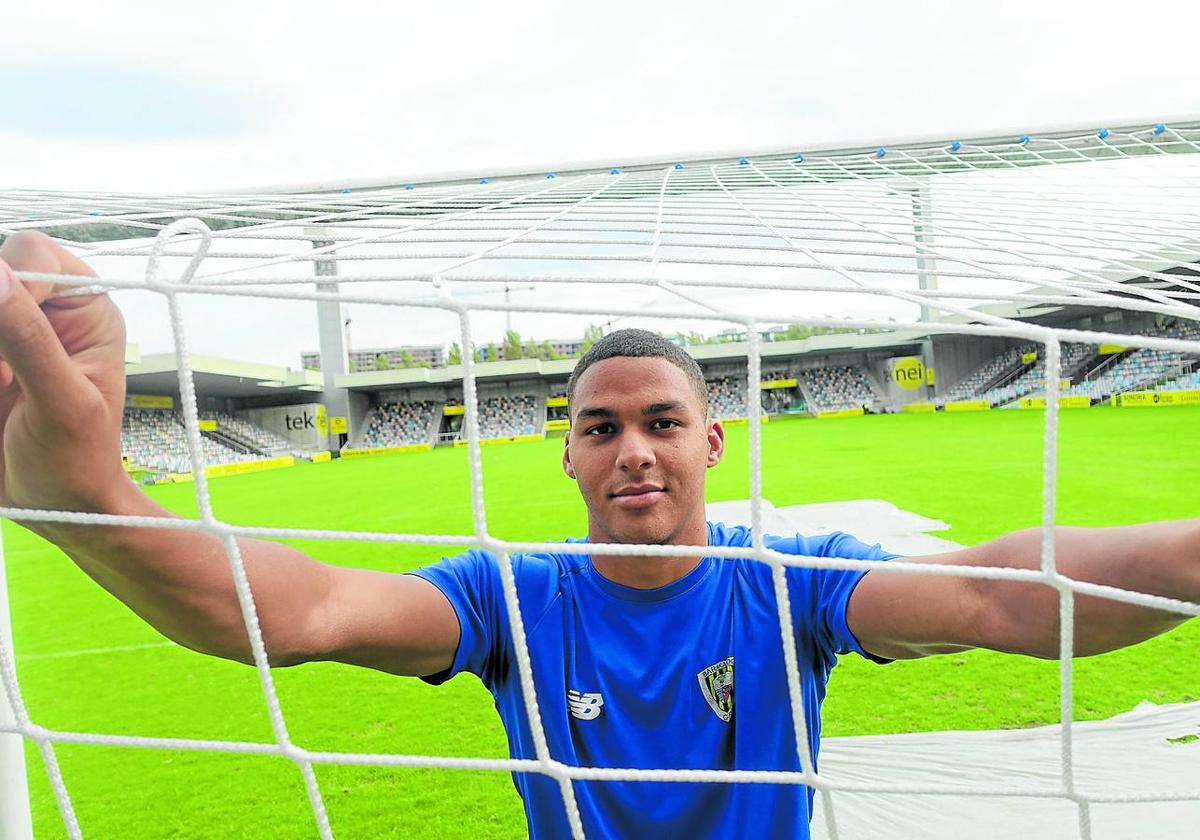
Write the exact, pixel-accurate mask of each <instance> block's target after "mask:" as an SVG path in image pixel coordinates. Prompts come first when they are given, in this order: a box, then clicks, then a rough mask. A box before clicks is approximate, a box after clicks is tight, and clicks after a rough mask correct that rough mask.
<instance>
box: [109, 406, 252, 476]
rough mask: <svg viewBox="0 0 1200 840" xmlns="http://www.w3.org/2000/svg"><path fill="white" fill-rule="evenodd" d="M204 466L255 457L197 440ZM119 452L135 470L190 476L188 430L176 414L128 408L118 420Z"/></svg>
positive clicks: (214, 442) (206, 440)
mask: <svg viewBox="0 0 1200 840" xmlns="http://www.w3.org/2000/svg"><path fill="white" fill-rule="evenodd" d="M200 446H201V454H202V456H203V458H204V462H205V464H208V465H212V464H232V463H235V462H237V461H253V460H256V459H257V458H258V456H257V455H247V454H244V453H241V452H236V451H234V450H232V449H230V448H229V447H227V446H222V445H221V444H220V443H218V442H217V441H214V440H210V439H208V438H206V437H203V436H202V437H201V438H200ZM121 452H122V453H123V454H125V455H127V456H128V457H129V461H130V463H131V464H133V465H134V466H138V467H145V468H148V469H151V470H155V471H157V472H190V471H191V469H192V464H191V458H190V456H189V455H188V444H187V430H186V429H184V426H183V418H182V417H180V416H179V413H178V412H176V411H162V410H156V409H146V408H127V409H125V414H124V416H123V417H122V418H121Z"/></svg>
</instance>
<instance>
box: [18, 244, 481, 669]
mask: <svg viewBox="0 0 1200 840" xmlns="http://www.w3.org/2000/svg"><path fill="white" fill-rule="evenodd" d="M10 266H11V269H10ZM13 269H15V270H18V271H29V272H36V273H45V274H74V275H82V276H90V275H91V274H92V272H91V271H90V270H89V269H88V267H87V266H86V265H85V264H84V263H82V262H81V261H80V260H78V259H77V258H76V257H74V256H73V255H71V254H70V253H68V252H67V251H65V250H64V249H62V248H60V247H58V246H57V245H56V244H54V243H53V242H52V241H51V240H50V239H48V238H47V237H45V236H42V235H40V234H17V235H15V236H10V237H9V238H8V239H7V240H6V241H5V242H4V244H3V246H0V357H3V360H2V361H0V435H2V439H3V449H2V453H0V503H2V504H4V505H5V506H9V507H21V508H39V509H48V510H72V511H89V512H96V513H107V514H119V515H133V516H153V517H169V516H171V514H170V513H169V512H167V511H166V510H164V509H163V508H161V507H159V506H158V505H156V504H155V503H154V502H153V501H151V500H150V499H149V498H147V497H146V496H145V495H144V494H143V493H142V492H141V491H140V490H139V489H138V488H137V487H136V486H134V484H133V483H132V482H131V481H130V480H129V478H128V477H127V476H126V475H125V471H124V469H123V468H122V467H121V452H120V448H121V447H120V429H121V415H122V412H123V410H124V404H125V370H124V356H125V329H124V324H123V321H122V319H121V315H120V312H119V311H118V310H117V308H116V306H115V305H114V304H113V303H112V301H111V300H109V298H108V296H106V295H91V296H76V297H58V296H57V294H58V293H59V292H60V291H63V290H62V289H58V288H55V287H53V286H51V285H50V284H46V283H29V284H24V283H21V282H19V281H16V280H15V278H14V276H13V273H12V270H13ZM26 524H27V526H28V527H30V528H31V529H32V530H34V531H36V532H37V533H39V534H41V535H42V536H44V537H46V538H47V539H49V540H50V541H51V542H54V543H55V544H57V545H58V546H59V547H60V548H62V549H63V550H64V551H65V552H66V553H67V554H68V555H69V556H70V557H71V558H72V559H73V560H74V561H75V562H76V563H77V564H78V565H79V567H80V568H81V569H83V571H84V572H86V573H87V574H88V575H89V576H91V577H92V578H93V579H94V580H96V582H97V583H99V584H100V585H101V586H103V587H104V588H105V589H107V590H108V591H109V592H111V593H112V594H113V595H115V596H116V597H117V598H119V599H120V600H121V601H123V602H124V603H125V604H126V605H127V606H128V607H129V608H130V609H132V610H133V611H134V612H135V613H137V614H138V615H139V616H141V617H142V618H143V619H145V620H146V621H147V622H149V623H150V624H151V625H153V626H154V627H155V628H156V629H158V630H159V631H160V632H162V633H163V634H164V635H166V636H167V637H169V638H171V639H173V640H175V641H177V642H179V643H180V644H182V645H185V646H187V647H190V648H193V649H195V650H199V651H202V652H205V653H210V654H213V655H216V656H221V657H225V658H228V659H234V660H238V661H243V662H249V661H251V650H250V644H249V639H248V636H247V633H246V630H245V626H244V624H243V621H242V614H241V610H240V608H239V605H238V601H237V595H236V590H235V588H234V584H233V576H232V573H231V571H230V568H229V562H228V560H227V557H226V552H225V548H224V545H223V544H222V541H221V540H220V539H219V538H218V537H216V536H212V535H209V534H203V533H197V532H195V531H184V530H176V529H163V528H130V527H115V526H103V527H100V526H84V525H63V524H53V523H36V524H35V523H26ZM238 545H239V546H240V548H241V554H242V558H243V561H244V564H245V567H246V572H247V576H248V578H249V580H250V587H251V591H252V593H253V595H254V598H255V602H256V606H257V612H258V616H259V622H260V625H261V628H262V634H263V639H264V641H265V643H266V648H267V652H268V659H269V660H270V661H271V662H272V663H273V664H277V665H289V664H296V663H299V662H304V661H309V660H337V661H342V662H347V663H351V664H356V665H364V666H367V667H371V668H377V669H379V670H384V671H388V672H391V673H397V674H410V675H424V674H431V673H436V672H438V671H441V670H443V669H445V668H447V667H449V665H450V664H451V661H452V660H453V657H454V653H455V650H456V648H457V645H458V638H459V626H458V619H457V617H456V616H455V613H454V610H453V608H452V607H451V606H450V604H449V602H448V601H447V600H446V598H445V597H444V596H443V595H442V594H441V592H440V591H438V589H437V588H436V587H434V586H433V585H432V584H430V583H428V582H427V581H424V580H421V579H419V578H416V577H413V576H403V575H391V574H386V573H382V572H373V571H364V570H358V569H344V568H339V567H335V566H328V565H325V564H322V563H319V562H317V561H316V560H313V559H312V558H310V557H308V556H306V555H305V554H303V553H302V552H300V551H298V550H296V549H294V548H291V547H289V546H285V545H281V544H277V543H271V542H264V541H260V540H249V539H241V540H238Z"/></svg>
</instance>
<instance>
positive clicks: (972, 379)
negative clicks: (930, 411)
mask: <svg viewBox="0 0 1200 840" xmlns="http://www.w3.org/2000/svg"><path fill="white" fill-rule="evenodd" d="M1036 349H1037V348H1036V347H1035V346H1034V345H1032V344H1028V345H1024V346H1021V347H1010V348H1009V349H1008V350H1006V351H1004V352H1003V353H1001V354H1000V355H998V356H993V357H992V358H991V359H988V360H987V361H986V362H984V363H983V364H982V365H980V366H979V367H977V368H975V369H974V370H973V371H971V372H970V373H968V374H967V375H966V377H964V378H963V379H962V380H960V381H959V382H958V383H956V384H955V385H954V387H952V388H951V389H950V390H948V391H947V392H946V393H945V394H943V395H942V396H941V397H939V398H938V399H937V400H935V402H936V403H937V404H938V405H943V404H945V403H948V402H955V401H957V400H973V399H977V398H978V397H979V396H980V394H982V393H983V392H985V391H986V390H987V388H988V386H989V385H991V384H992V383H993V382H995V381H996V380H997V379H999V378H1000V377H1002V376H1003V375H1004V374H1006V373H1008V372H1009V371H1013V370H1016V369H1017V368H1018V367H1019V366H1020V364H1021V356H1022V355H1023V354H1025V353H1028V352H1031V351H1033V350H1036Z"/></svg>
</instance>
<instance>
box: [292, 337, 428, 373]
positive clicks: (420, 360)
mask: <svg viewBox="0 0 1200 840" xmlns="http://www.w3.org/2000/svg"><path fill="white" fill-rule="evenodd" d="M405 353H408V354H409V355H410V356H412V363H413V364H414V365H415V366H417V367H426V366H428V367H432V368H440V367H445V366H446V348H445V347H444V346H443V345H440V344H428V345H406V346H403V347H373V348H363V349H361V350H352V351H350V354H349V356H350V367H349V371H350V373H358V372H359V371H365V370H378V369H379V357H380V356H383V357H384V358H386V359H387V366H388V367H389V368H402V367H404V354H405ZM300 366H301V367H302V368H304V369H305V370H320V369H321V354H320V353H316V352H307V353H301V354H300Z"/></svg>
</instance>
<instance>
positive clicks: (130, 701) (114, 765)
mask: <svg viewBox="0 0 1200 840" xmlns="http://www.w3.org/2000/svg"><path fill="white" fill-rule="evenodd" d="M1198 426H1200V408H1190V407H1181V408H1171V409H1162V410H1155V409H1143V410H1137V409H1110V408H1107V407H1106V408H1096V409H1091V410H1087V411H1067V412H1064V414H1063V416H1062V434H1061V443H1060V449H1059V464H1060V472H1059V481H1058V507H1057V510H1058V520H1059V522H1061V523H1064V524H1071V525H1092V526H1100V525H1119V524H1126V523H1133V522H1142V521H1147V520H1154V519H1169V518H1183V517H1190V516H1195V515H1196V514H1197V504H1198V502H1197V498H1198V496H1197V493H1196V488H1197V487H1200V435H1197V434H1196V429H1197V427H1198ZM1042 430H1043V415H1042V412H1040V411H1003V412H1000V411H993V412H984V413H979V414H960V415H934V416H930V415H897V416H882V417H864V418H854V419H846V420H828V421H817V420H810V419H807V418H805V419H795V420H787V421H783V422H773V423H770V424H768V425H766V426H764V427H763V471H764V472H763V487H764V496H765V497H766V498H767V499H769V500H770V501H772V502H773V503H775V504H776V505H792V504H805V503H810V502H821V501H838V500H849V499H871V498H874V499H886V500H888V501H890V502H893V503H895V504H896V505H898V506H900V507H901V508H904V509H907V510H912V511H915V512H917V513H920V514H924V515H926V516H930V517H933V518H937V519H942V520H944V521H946V522H948V523H950V524H951V526H952V528H951V530H950V531H948V532H945V533H944V535H945V536H947V537H948V538H949V539H953V540H956V541H958V542H961V543H965V544H973V543H977V542H980V541H982V540H986V539H988V538H991V537H994V536H997V535H999V534H1002V533H1004V532H1006V531H1009V530H1012V529H1015V528H1021V527H1027V526H1032V525H1037V524H1038V523H1039V519H1040V511H1041V488H1042V473H1041V469H1042V467H1041V465H1042ZM728 438H729V445H728V454H727V456H726V460H725V462H724V463H723V464H722V465H721V466H720V467H718V468H717V469H716V470H713V471H711V472H710V473H709V487H708V498H709V499H710V500H713V501H720V500H730V499H744V498H747V496H748V495H749V490H748V486H749V480H748V468H747V464H748V434H747V429H746V427H744V426H742V427H732V428H731V429H730V430H729V434H728ZM561 446H562V443H561V441H557V440H548V441H544V442H536V443H525V444H517V445H512V446H497V447H488V448H486V449H485V451H484V476H485V486H486V501H487V514H488V524H489V529H490V530H491V531H492V533H494V534H496V535H497V536H500V537H504V538H511V539H528V540H537V541H541V540H548V539H559V538H562V537H566V536H578V535H582V534H583V532H584V514H583V507H582V504H581V502H580V500H579V497H578V493H577V492H576V490H575V487H574V486H573V482H571V481H570V480H569V479H567V478H566V477H565V476H564V475H563V474H562V471H561V469H560V468H559V465H558V455H559V449H560V448H561ZM210 486H211V490H212V498H213V504H214V508H215V511H216V513H217V515H218V516H219V517H221V518H223V519H225V520H227V521H230V522H233V523H237V524H244V525H263V526H278V527H306V528H333V529H361V530H368V531H393V532H424V533H447V534H469V533H471V531H472V528H471V509H470V503H469V479H468V473H467V456H466V452H465V451H464V450H461V449H439V450H435V451H432V452H425V453H415V454H404V455H394V456H384V457H378V458H364V459H359V460H347V461H334V462H332V463H327V464H314V465H308V464H305V465H302V466H298V467H296V468H294V469H288V470H279V471H276V472H268V473H258V474H253V475H246V476H240V477H230V478H222V479H216V480H214V481H212V482H211V484H210ZM150 492H151V495H153V496H154V497H155V498H156V499H157V500H159V501H160V502H162V503H163V504H165V505H166V506H168V507H170V508H172V509H174V510H176V511H177V512H179V513H181V514H184V515H194V514H195V504H194V500H193V496H192V493H193V488H192V487H191V486H190V485H165V486H160V487H156V488H152V489H151V491H150ZM3 533H4V547H5V560H6V563H7V574H8V583H9V591H10V597H11V602H12V618H13V632H14V637H15V645H16V652H17V656H18V660H17V667H18V671H19V675H20V679H21V686H22V689H23V692H24V696H25V698H26V701H27V704H28V707H29V710H30V713H31V716H32V718H33V719H34V721H35V722H36V723H39V724H41V725H42V726H45V727H48V728H51V729H57V730H65V731H73V732H97V733H108V734H120V735H142V736H155V737H184V738H211V739H223V740H248V741H261V742H270V741H271V740H272V736H271V730H270V726H269V723H268V720H267V715H266V711H265V707H264V704H263V700H262V696H261V693H260V690H259V686H258V681H257V677H256V674H255V672H254V671H253V669H251V668H248V667H246V666H243V665H238V664H234V663H229V662H223V661H219V660H216V659H212V658H208V657H204V656H200V655H198V654H195V653H191V652H189V651H187V650H184V649H181V648H179V647H175V646H172V645H169V644H164V643H163V639H162V638H161V637H160V636H158V635H157V634H156V633H155V632H154V631H153V630H151V629H150V628H149V627H147V626H146V625H145V624H143V623H142V622H141V621H139V620H138V619H137V618H135V617H134V616H133V615H132V614H131V613H129V612H128V611H127V610H126V609H125V608H124V607H123V606H121V605H120V604H119V603H117V602H116V601H114V600H113V599H112V598H110V597H109V596H108V595H107V594H105V593H104V592H103V591H101V590H100V589H99V588H98V587H97V586H95V585H94V584H93V583H91V582H90V581H89V580H88V579H87V578H85V577H84V575H83V574H82V573H81V572H79V571H78V570H77V569H76V568H75V567H74V566H73V565H72V564H71V562H70V561H69V560H68V559H67V558H66V557H65V556H64V555H62V554H61V553H60V552H58V551H57V550H56V549H54V548H53V547H52V546H50V545H49V544H47V543H44V542H42V541H40V540H39V539H37V538H35V537H33V536H32V535H30V534H29V533H28V532H26V531H24V530H22V529H21V528H19V527H17V526H14V525H12V523H9V522H5V523H4V532H3ZM298 544H299V545H300V546H301V547H302V548H303V549H305V550H306V551H308V552H310V553H312V554H313V555H315V556H317V557H318V558H321V559H323V560H325V561H328V562H330V563H336V564H343V565H354V566H364V567H371V568H375V569H386V570H390V571H395V572H403V571H405V570H408V569H412V568H414V567H415V566H418V565H422V564H424V563H427V562H430V561H432V560H436V559H437V558H438V557H440V556H441V555H442V554H444V553H446V552H447V551H448V550H449V549H446V548H444V547H430V546H396V545H390V546H388V545H380V544H368V543H353V542H325V541H305V542H302V543H298ZM1198 654H1200V623H1194V624H1193V625H1189V626H1185V627H1182V628H1180V629H1177V630H1176V631H1174V632H1173V633H1170V634H1167V635H1166V636H1163V637H1160V638H1158V639H1155V640H1152V641H1150V642H1147V643H1145V644H1142V645H1140V646H1137V647H1135V648H1132V649H1129V650H1126V651H1122V652H1119V653H1115V654H1109V655H1106V656H1102V657H1096V658H1093V659H1083V660H1079V661H1078V662H1077V664H1076V666H1075V691H1074V703H1075V715H1076V717H1077V718H1081V719H1089V718H1104V717H1108V716H1111V715H1113V714H1117V713H1119V712H1124V711H1127V710H1129V709H1130V708H1132V707H1133V706H1134V705H1135V704H1137V703H1138V702H1139V701H1140V700H1142V699H1148V700H1151V701H1153V702H1156V703H1171V702H1180V701H1186V700H1192V699H1195V698H1196V697H1198V696H1200V655H1198ZM274 675H275V679H276V684H277V686H278V691H279V697H280V701H281V704H282V707H283V711H284V715H285V717H286V719H287V723H288V726H289V728H290V731H291V735H292V738H293V739H294V740H295V741H296V742H297V743H298V744H300V745H302V746H304V747H306V748H309V749H313V750H327V751H342V752H381V753H382V752H389V753H416V754H429V755H444V756H479V757H503V756H504V755H505V754H506V753H505V742H504V738H503V733H502V732H501V729H500V725H499V721H498V718H497V717H496V715H495V712H494V710H493V709H492V703H491V697H490V695H489V694H488V692H487V691H486V689H484V688H483V686H482V685H481V684H480V683H479V682H478V681H477V680H475V679H474V678H472V677H470V676H462V677H458V678H456V679H454V680H452V681H451V682H450V683H449V684H447V685H445V686H442V687H440V688H431V687H429V686H427V685H424V684H423V683H421V682H420V681H418V680H410V679H401V678H397V677H389V676H386V675H381V674H375V673H371V672H368V671H364V670H360V669H354V668H349V667H344V666H339V665H332V664H316V665H306V666H301V667H297V668H291V669H279V670H276V671H275V672H274ZM780 702H786V698H780ZM1058 702H1059V701H1058V665H1057V663H1052V662H1039V661H1032V660H1024V659H1020V658H1017V657H1009V656H1001V655H998V654H992V653H988V652H974V653H969V654H963V655H956V656H944V657H935V658H931V659H928V660H923V661H918V662H907V663H896V664H893V665H889V666H886V667H879V666H874V665H870V664H868V663H866V662H863V661H861V660H857V659H854V658H848V659H847V660H846V661H844V662H843V663H842V665H841V666H840V667H838V668H837V669H835V671H834V675H833V677H832V682H831V686H830V691H829V699H828V701H827V703H826V705H825V712H824V726H825V729H824V731H825V734H826V735H832V736H837V735H854V734H872V733H884V732H910V731H918V730H944V729H990V728H998V727H1024V726H1034V725H1040V724H1045V723H1053V722H1055V721H1057V719H1058V711H1057V710H1058ZM58 754H59V757H60V761H61V765H62V768H63V774H64V777H65V779H66V782H67V786H68V788H69V790H70V791H71V794H72V797H73V800H74V803H75V807H76V810H77V813H78V815H79V820H80V823H81V826H82V829H83V834H84V836H85V837H95V838H168V837H170V838H184V837H187V838H191V837H213V838H217V837H219V838H263V837H271V838H281V837H311V836H314V835H315V828H314V823H313V818H312V815H311V812H310V810H309V807H308V804H307V800H306V798H305V795H304V791H303V787H302V782H301V779H300V775H299V772H298V771H297V769H296V767H295V765H293V764H292V763H291V762H289V761H287V760H284V759H281V758H273V757H261V756H239V755H231V754H217V753H201V752H190V751H166V750H144V749H130V748H116V747H97V746H89V745H60V746H59V747H58ZM27 757H28V761H29V771H30V772H29V776H30V788H31V798H32V803H33V809H34V819H35V829H36V834H37V837H38V838H57V837H61V836H65V831H64V829H63V826H62V822H61V819H60V818H59V816H58V811H57V808H56V806H55V803H54V799H53V796H52V794H51V791H50V786H49V784H48V782H47V780H46V775H45V772H44V771H43V768H42V765H41V761H40V759H39V758H38V756H37V753H36V751H35V750H34V749H33V748H32V747H30V748H29V749H28V750H27ZM317 778H318V780H319V782H320V784H321V788H322V791H323V793H324V797H325V802H326V804H327V807H328V810H329V814H330V819H331V821H332V825H333V829H334V832H335V834H337V835H338V836H341V837H405V838H423V837H438V838H444V837H448V836H449V837H473V838H474V837H487V838H491V837H496V838H500V837H504V838H516V837H522V836H524V819H523V816H522V812H521V807H520V803H519V801H518V799H517V796H516V794H515V792H514V790H513V787H512V783H511V781H510V779H509V777H508V776H507V775H506V774H504V773H499V772H483V771H463V770H411V769H383V768H362V767H349V766H318V767H317Z"/></svg>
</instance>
